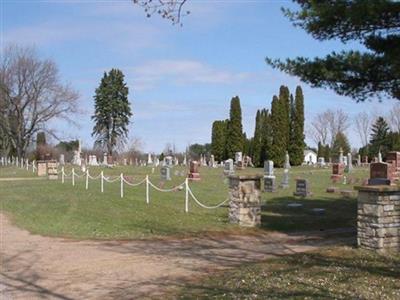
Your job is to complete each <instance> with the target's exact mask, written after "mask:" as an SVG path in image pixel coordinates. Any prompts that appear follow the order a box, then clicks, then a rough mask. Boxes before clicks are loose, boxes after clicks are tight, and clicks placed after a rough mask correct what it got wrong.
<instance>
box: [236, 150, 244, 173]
mask: <svg viewBox="0 0 400 300" xmlns="http://www.w3.org/2000/svg"><path fill="white" fill-rule="evenodd" d="M235 164H236V167H237V168H239V169H241V168H243V167H244V165H243V154H242V152H240V151H239V152H236V153H235Z"/></svg>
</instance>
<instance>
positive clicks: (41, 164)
mask: <svg viewBox="0 0 400 300" xmlns="http://www.w3.org/2000/svg"><path fill="white" fill-rule="evenodd" d="M37 175H38V176H39V177H42V176H46V175H47V164H46V162H45V161H42V160H40V161H38V162H37Z"/></svg>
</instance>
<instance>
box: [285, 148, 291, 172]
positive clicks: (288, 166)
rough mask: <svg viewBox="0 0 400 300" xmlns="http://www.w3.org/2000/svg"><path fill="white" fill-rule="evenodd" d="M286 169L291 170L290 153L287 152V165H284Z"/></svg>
mask: <svg viewBox="0 0 400 300" xmlns="http://www.w3.org/2000/svg"><path fill="white" fill-rule="evenodd" d="M284 168H285V169H290V158H289V153H288V152H287V151H286V154H285V165H284Z"/></svg>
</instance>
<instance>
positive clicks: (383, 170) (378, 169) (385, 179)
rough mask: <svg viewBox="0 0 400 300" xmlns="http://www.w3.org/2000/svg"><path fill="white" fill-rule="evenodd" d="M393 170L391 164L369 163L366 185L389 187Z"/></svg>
mask: <svg viewBox="0 0 400 300" xmlns="http://www.w3.org/2000/svg"><path fill="white" fill-rule="evenodd" d="M393 173H394V169H393V165H392V164H388V163H384V162H382V163H380V162H377V163H371V164H370V177H369V180H368V185H390V184H391V182H392V180H393V175H394V174H393Z"/></svg>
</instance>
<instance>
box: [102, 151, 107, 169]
mask: <svg viewBox="0 0 400 300" xmlns="http://www.w3.org/2000/svg"><path fill="white" fill-rule="evenodd" d="M103 165H104V166H107V165H108V158H107V153H104V155H103Z"/></svg>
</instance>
